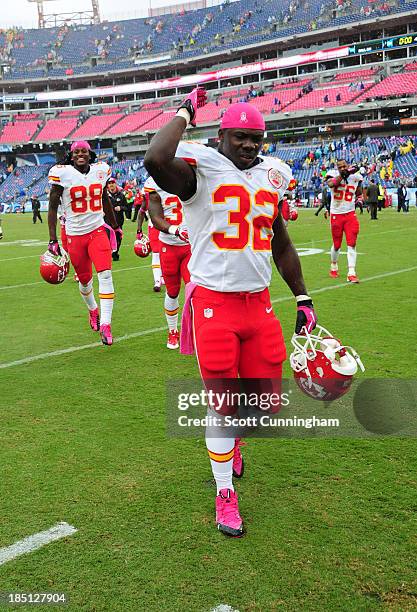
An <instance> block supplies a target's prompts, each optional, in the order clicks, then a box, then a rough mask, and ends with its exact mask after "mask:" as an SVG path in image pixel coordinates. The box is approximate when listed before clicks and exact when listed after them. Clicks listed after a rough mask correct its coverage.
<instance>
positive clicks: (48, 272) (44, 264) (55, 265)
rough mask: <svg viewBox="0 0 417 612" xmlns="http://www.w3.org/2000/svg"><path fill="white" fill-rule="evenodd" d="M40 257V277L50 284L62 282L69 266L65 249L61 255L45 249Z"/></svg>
mask: <svg viewBox="0 0 417 612" xmlns="http://www.w3.org/2000/svg"><path fill="white" fill-rule="evenodd" d="M40 259H41V262H40V266H39V272H40V273H41V276H42V278H43V279H44V280H45V281H46V282H47V283H50V284H51V285H59V284H60V283H63V282H64V280H65V279H66V278H67V276H68V272H69V268H70V260H69V257H68V255H67V254H66V253H65V251H64V252H63V253H62V255H54V254H53V253H51V252H50V251H45V253H44V254H43V255H41V258H40Z"/></svg>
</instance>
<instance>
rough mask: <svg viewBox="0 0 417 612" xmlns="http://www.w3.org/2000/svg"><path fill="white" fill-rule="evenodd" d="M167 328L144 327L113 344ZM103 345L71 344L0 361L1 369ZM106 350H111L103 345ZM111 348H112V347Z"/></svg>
mask: <svg viewBox="0 0 417 612" xmlns="http://www.w3.org/2000/svg"><path fill="white" fill-rule="evenodd" d="M164 330H166V327H153V328H152V329H144V330H142V331H139V332H134V333H133V334H125V335H124V336H120V337H119V338H113V344H116V343H117V342H123V341H124V340H131V339H132V338H140V337H141V336H149V335H150V334H156V333H157V332H160V331H164ZM98 347H103V345H102V343H101V342H100V340H97V341H96V342H91V343H90V344H81V345H80V346H70V347H69V348H66V349H58V350H56V351H51V352H49V353H40V354H39V355H33V356H32V357H24V358H23V359H17V360H16V361H9V362H8V363H0V370H3V369H5V368H12V367H13V366H18V365H26V364H28V363H33V362H34V361H39V360H41V359H48V357H59V356H60V355H67V354H68V353H76V352H77V351H84V350H85V349H90V348H98ZM103 349H104V350H107V351H108V350H109V349H107V348H105V347H103ZM110 350H111V349H110Z"/></svg>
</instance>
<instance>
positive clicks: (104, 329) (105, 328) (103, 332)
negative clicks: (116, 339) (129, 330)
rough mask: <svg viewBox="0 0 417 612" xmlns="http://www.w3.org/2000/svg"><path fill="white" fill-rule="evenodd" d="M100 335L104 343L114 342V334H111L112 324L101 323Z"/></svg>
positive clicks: (110, 343)
mask: <svg viewBox="0 0 417 612" xmlns="http://www.w3.org/2000/svg"><path fill="white" fill-rule="evenodd" d="M100 336H101V341H102V343H103V344H107V345H108V346H110V345H112V344H113V336H112V335H111V326H110V325H109V324H106V323H105V324H104V325H100Z"/></svg>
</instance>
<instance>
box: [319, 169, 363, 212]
mask: <svg viewBox="0 0 417 612" xmlns="http://www.w3.org/2000/svg"><path fill="white" fill-rule="evenodd" d="M336 176H339V172H338V170H329V171H328V173H327V178H335V177H336ZM362 180H363V177H362V175H361V174H360V173H359V172H356V173H355V174H351V175H350V176H349V177H348V178H347V179H343V181H342V182H341V183H340V185H339V187H336V189H333V188H332V187H329V189H330V191H331V194H332V201H331V203H330V213H331V214H332V215H338V214H339V215H341V214H344V213H348V212H352V211H354V210H355V200H356V189H357V188H358V185H359V183H360V182H361V181H362Z"/></svg>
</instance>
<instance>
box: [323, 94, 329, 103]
mask: <svg viewBox="0 0 417 612" xmlns="http://www.w3.org/2000/svg"><path fill="white" fill-rule="evenodd" d="M328 101H329V95H328V94H326V95H325V96H324V98H323V102H324V103H326V102H328Z"/></svg>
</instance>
